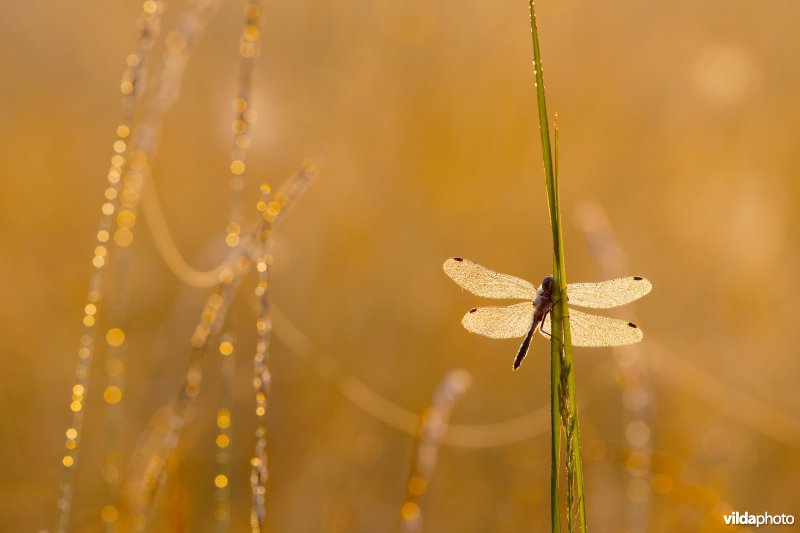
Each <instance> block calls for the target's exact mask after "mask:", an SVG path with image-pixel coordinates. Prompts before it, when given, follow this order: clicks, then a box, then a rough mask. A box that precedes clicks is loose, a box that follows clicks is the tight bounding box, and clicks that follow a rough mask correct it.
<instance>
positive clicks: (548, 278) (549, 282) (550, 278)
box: [542, 276, 553, 292]
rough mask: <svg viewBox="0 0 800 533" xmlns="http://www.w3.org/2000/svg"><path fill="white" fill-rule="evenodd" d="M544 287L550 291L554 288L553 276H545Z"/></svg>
mask: <svg viewBox="0 0 800 533" xmlns="http://www.w3.org/2000/svg"><path fill="white" fill-rule="evenodd" d="M542 289H544V290H545V291H547V292H550V291H551V290H552V289H553V276H545V278H544V279H543V280H542Z"/></svg>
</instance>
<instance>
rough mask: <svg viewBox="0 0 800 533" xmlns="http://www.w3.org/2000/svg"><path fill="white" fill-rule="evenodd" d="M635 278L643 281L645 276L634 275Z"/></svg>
mask: <svg viewBox="0 0 800 533" xmlns="http://www.w3.org/2000/svg"><path fill="white" fill-rule="evenodd" d="M633 279H635V280H636V281H642V280H643V279H644V278H643V277H642V276H633Z"/></svg>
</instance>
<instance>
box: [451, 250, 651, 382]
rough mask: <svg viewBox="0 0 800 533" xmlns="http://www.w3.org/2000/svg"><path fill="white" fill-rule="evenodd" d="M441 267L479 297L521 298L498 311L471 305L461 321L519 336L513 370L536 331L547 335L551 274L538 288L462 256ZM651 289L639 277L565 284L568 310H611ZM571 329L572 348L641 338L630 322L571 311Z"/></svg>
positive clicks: (481, 330)
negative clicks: (574, 307) (519, 301)
mask: <svg viewBox="0 0 800 533" xmlns="http://www.w3.org/2000/svg"><path fill="white" fill-rule="evenodd" d="M443 268H444V272H445V274H447V275H448V276H450V278H451V279H452V280H453V281H455V282H456V283H457V284H459V285H460V286H461V287H463V288H464V289H466V290H468V291H469V292H471V293H472V294H475V295H477V296H482V297H484V298H498V299H522V300H525V301H524V302H522V303H517V304H513V305H506V306H502V307H474V308H472V309H470V310H469V311H467V314H465V315H464V318H463V319H462V320H461V323H462V324H463V325H464V327H465V328H466V329H467V331H470V332H472V333H477V334H478V335H483V336H485V337H490V338H492V339H513V338H518V337H522V338H523V340H522V344H521V345H520V347H519V350H518V351H517V356H516V358H515V359H514V370H516V369H517V368H519V366H520V365H521V364H522V360H523V359H525V356H526V355H527V353H528V348H529V347H530V343H531V339H532V338H533V334H534V333H535V332H536V331H539V333H541V334H542V335H543V336H545V337H550V332H551V322H550V311H551V310H552V309H553V305H554V304H555V303H556V302H554V301H553V285H554V283H555V282H554V280H553V277H552V276H545V278H544V279H543V280H542V284H541V286H539V287H535V286H534V285H533V284H532V283H530V282H528V281H525V280H524V279H520V278H517V277H514V276H510V275H508V274H501V273H498V272H495V271H493V270H490V269H488V268H486V267H484V266H481V265H479V264H477V263H473V262H472V261H470V260H469V259H464V258H463V257H453V258H451V259H448V260H446V261H445V262H444V265H443ZM652 288H653V285H652V284H651V283H650V282H649V281H648V280H646V279H645V278H643V277H641V276H629V277H626V278H618V279H612V280H607V281H600V282H597V283H570V284H568V285H567V301H568V302H569V304H570V306H572V305H575V306H579V307H588V308H593V309H609V308H612V307H618V306H620V305H625V304H627V303H630V302H633V301H634V300H638V299H639V298H641V297H642V296H644V295H646V294H647V293H649V292H650V290H651V289H652ZM569 325H570V331H571V333H572V345H573V346H591V347H601V346H624V345H627V344H635V343H637V342H639V341H641V340H642V339H643V338H644V334H643V333H642V330H641V329H639V326H637V325H636V324H634V323H633V322H626V321H624V320H619V319H617V318H611V317H608V316H600V315H593V314H589V313H583V312H581V311H578V310H576V309H572V308H570V310H569Z"/></svg>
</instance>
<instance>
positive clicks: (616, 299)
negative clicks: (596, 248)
mask: <svg viewBox="0 0 800 533" xmlns="http://www.w3.org/2000/svg"><path fill="white" fill-rule="evenodd" d="M652 288H653V284H652V283H650V282H649V281H647V280H646V279H645V278H643V277H641V276H630V277H627V278H619V279H610V280H608V281H600V282H598V283H570V284H568V285H567V296H568V298H569V304H570V305H577V306H580V307H592V308H595V309H607V308H609V307H617V306H619V305H625V304H627V303H630V302H632V301H634V300H638V299H639V298H641V297H642V296H644V295H645V294H647V293H648V292H650V290H651V289H652Z"/></svg>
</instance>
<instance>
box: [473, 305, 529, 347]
mask: <svg viewBox="0 0 800 533" xmlns="http://www.w3.org/2000/svg"><path fill="white" fill-rule="evenodd" d="M532 321H533V305H532V304H531V302H523V303H521V304H515V305H508V306H504V307H476V308H475V309H470V310H469V311H468V312H467V314H466V315H464V319H463V320H462V321H461V323H462V324H463V325H464V327H465V328H466V329H467V330H468V331H471V332H472V333H477V334H478V335H484V336H486V337H491V338H493V339H513V338H516V337H524V336H525V334H526V333H528V330H529V329H530V327H531V322H532Z"/></svg>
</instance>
